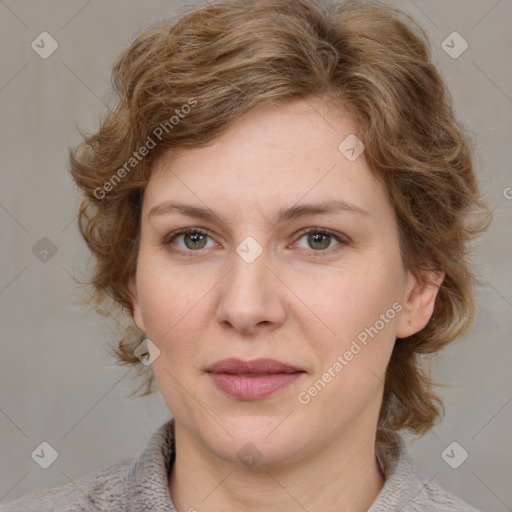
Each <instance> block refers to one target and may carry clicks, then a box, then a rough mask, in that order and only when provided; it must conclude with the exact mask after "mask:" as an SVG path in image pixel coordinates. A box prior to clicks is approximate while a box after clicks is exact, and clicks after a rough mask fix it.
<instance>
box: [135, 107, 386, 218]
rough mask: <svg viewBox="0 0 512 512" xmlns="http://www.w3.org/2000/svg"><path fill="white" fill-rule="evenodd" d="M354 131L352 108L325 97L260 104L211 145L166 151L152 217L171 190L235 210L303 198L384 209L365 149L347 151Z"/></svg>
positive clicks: (155, 181) (152, 186)
mask: <svg viewBox="0 0 512 512" xmlns="http://www.w3.org/2000/svg"><path fill="white" fill-rule="evenodd" d="M354 132H355V126H354V123H353V121H352V119H351V118H350V116H349V115H348V114H346V113H344V112H343V111H341V109H337V110H336V111H333V110H332V108H330V106H329V105H327V104H326V103H324V102H322V101H320V100H307V101H305V100H297V101H293V102H288V103H286V104H280V105H265V106H262V107H258V108H257V109H254V110H253V111H251V112H250V113H249V114H247V115H246V116H245V117H243V118H242V119H240V120H238V121H237V122H236V123H234V124H233V125H232V126H231V127H230V129H229V130H228V131H227V132H226V133H224V134H223V135H222V136H221V137H219V138H218V139H216V140H215V141H214V142H213V143H212V144H210V145H209V146H205V147H198V148H173V149H171V150H168V151H167V152H164V153H163V154H162V155H160V157H159V158H158V159H157V160H156V161H155V163H154V166H153V171H152V175H151V178H150V182H149V184H148V187H147V189H146V193H145V196H146V197H145V201H144V202H145V203H146V204H145V205H144V208H145V210H146V215H147V211H148V208H150V207H154V205H155V204H156V203H158V202H161V201H164V200H168V199H170V198H171V197H170V196H172V198H173V199H176V198H180V199H181V200H183V199H185V198H187V199H188V200H189V201H191V202H193V203H194V204H195V205H197V206H205V205H207V206H208V207H210V208H212V209H222V208H223V207H225V208H231V209H232V210H233V209H235V210H236V211H240V209H241V208H243V209H244V210H247V209H258V208H260V209H261V208H263V207H265V208H271V207H272V206H275V207H276V208H275V209H276V211H277V210H278V209H280V208H281V207H282V206H283V205H293V204H296V203H298V202H300V201H304V202H307V203H311V202H317V201H326V200H333V199H344V200H346V201H350V202H352V203H357V205H358V206H360V207H361V208H362V209H365V210H370V211H371V210H374V209H375V208H377V209H378V207H379V205H380V203H382V202H383V201H384V202H385V201H386V198H385V197H384V196H385V192H384V190H383V188H382V186H381V184H380V183H379V182H378V181H377V180H376V178H375V177H374V176H373V174H372V173H371V171H370V169H369V168H368V166H367V164H366V161H365V159H364V152H363V153H362V154H361V156H360V157H359V158H357V159H355V160H353V161H351V160H349V159H348V158H347V156H346V153H344V152H343V151H341V150H340V144H342V143H343V141H345V140H347V138H348V137H352V138H353V137H354V136H355V134H354ZM349 140H351V139H350V138H349ZM201 203H202V204H201ZM214 206H215V208H213V207H214ZM272 209H274V208H272Z"/></svg>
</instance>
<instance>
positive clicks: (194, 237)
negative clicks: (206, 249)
mask: <svg viewBox="0 0 512 512" xmlns="http://www.w3.org/2000/svg"><path fill="white" fill-rule="evenodd" d="M205 238H206V237H205V236H204V235H202V234H201V233H194V234H190V233H189V234H188V235H187V236H186V237H185V244H186V245H187V247H188V248H189V249H197V248H198V247H199V248H202V247H203V246H204V243H203V245H198V242H199V244H200V243H201V242H204V240H203V239H205ZM187 240H191V241H192V244H189V243H187ZM190 245H192V247H190Z"/></svg>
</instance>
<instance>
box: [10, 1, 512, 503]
mask: <svg viewBox="0 0 512 512" xmlns="http://www.w3.org/2000/svg"><path fill="white" fill-rule="evenodd" d="M390 3H392V4H393V5H396V6H398V7H402V8H403V9H404V10H406V11H407V12H409V13H411V14H412V15H413V16H414V17H415V18H416V19H417V20H418V21H419V22H420V23H421V24H422V25H423V26H424V27H425V28H426V29H427V31H428V33H429V34H430V37H431V39H432V41H433V44H434V45H435V48H434V55H435V59H436V62H437V64H438V66H439V68H440V69H441V72H442V73H443V75H444V77H445V78H446V80H447V82H448V85H449V88H450V90H451V92H452V95H453V99H454V104H455V107H456V110H457V113H458V115H459V117H460V118H461V119H462V120H463V122H464V124H465V125H466V127H467V128H468V129H469V130H470V132H471V134H472V135H473V137H474V140H475V142H476V143H477V146H478V148H477V156H476V165H477V172H478V176H479V180H480V183H481V185H482V189H483V192H484V197H485V199H486V200H487V202H488V203H489V205H490V206H491V209H492V210H494V224H493V226H492V228H491V229H490V231H489V232H488V233H487V234H486V235H485V236H484V237H483V238H481V239H480V240H479V241H478V242H477V243H476V244H475V245H474V247H473V254H474V260H475V262H476V264H477V268H478V272H479V273H480V274H481V276H482V277H483V278H484V279H485V280H486V282H487V283H488V284H487V285H486V286H485V287H481V288H479V290H478V312H477V318H476V322H475V325H474V327H473V329H472V331H471V333H470V334H469V335H468V336H467V337H466V338H465V339H464V340H463V341H462V342H460V343H458V344H456V345H455V346H453V347H451V348H449V349H448V350H446V351H444V352H443V353H441V355H440V357H439V362H438V363H437V365H436V366H435V368H434V375H435V377H436V378H437V380H438V381H440V382H443V383H446V384H448V386H447V387H445V388H442V389H441V390H440V392H441V396H442V397H443V398H444V400H445V404H446V407H447V416H446V418H445V420H444V422H443V423H442V425H440V426H438V427H436V428H435V429H434V430H433V431H431V432H430V433H428V434H426V435H425V436H424V437H423V438H421V439H419V440H417V441H413V439H412V438H410V437H407V443H408V445H409V448H410V452H411V455H412V456H413V458H414V461H415V463H416V467H417V469H418V471H420V472H421V473H423V474H425V475H426V476H427V477H428V478H432V479H433V480H435V481H436V482H438V483H439V484H440V485H442V486H443V487H445V488H446V489H447V490H449V491H450V492H453V493H455V494H457V495H458V496H460V497H461V498H463V499H465V500H466V501H468V502H470V503H471V504H473V505H474V506H476V507H477V508H480V509H481V510H494V511H497V512H500V511H506V510H509V511H510V510H512V487H511V485H510V483H511V482H512V443H511V442H510V434H509V432H510V427H511V426H512V403H511V402H512V379H511V378H510V369H509V367H510V361H511V354H512V344H511V343H510V338H509V332H510V329H511V326H512V321H511V318H512V283H511V274H512V273H511V272H510V263H509V254H510V251H511V249H512V241H511V237H510V219H511V213H512V200H511V199H507V197H506V196H507V195H508V197H512V189H507V187H512V172H511V169H510V146H511V143H510V141H511V136H512V133H511V132H512V126H511V120H512V72H511V69H512V67H511V65H510V64H511V62H510V51H511V49H512V32H511V29H510V19H512V1H511V0H500V1H497V0H478V1H477V0H450V1H446V0H445V1H441V0H438V1H434V0H426V1H420V0H416V1H415V2H413V1H411V0H403V1H392V2H390ZM184 5H185V4H184V2H179V1H163V0H151V1H144V2H142V1H134V0H130V1H123V2H121V1H109V2H100V1H98V0H92V1H86V0H81V1H75V0H73V1H35V0H34V1H27V0H20V1H13V0H11V1H7V0H5V1H0V60H1V66H0V141H1V146H0V162H1V164H0V165H1V169H2V181H1V183H2V185H1V189H0V230H1V236H2V239H1V240H2V245H1V248H2V250H1V256H0V258H1V260H0V261H1V266H0V313H1V317H2V334H1V344H2V345H1V346H2V353H1V354H2V356H1V358H0V433H1V435H0V502H6V501H10V500H13V499H15V498H17V497H19V496H21V495H23V494H26V493H27V492H29V491H32V490H35V489H39V488H46V487H49V486H55V485H61V484H66V483H69V482H70V481H74V480H76V479H77V478H78V477H80V476H82V475H84V474H86V473H88V472H90V471H93V470H95V469H98V468H100V467H102V466H106V465H110V464H113V463H116V462H119V461H121V460H124V459H127V458H131V457H134V456H136V455H137V454H138V453H139V452H140V450H142V449H143V447H144V445H145V443H146V442H147V440H148V438H149V436H150V435H151V434H152V433H153V431H154V430H156V428H158V427H159V426H160V425H161V424H162V423H163V422H164V421H166V420H167V419H168V418H169V417H170V413H169V411H168V409H167V407H166V405H165V403H164V402H163V400H162V399H161V397H160V395H159V394H155V395H154V396H151V397H146V398H138V399H130V398H127V394H128V392H129V391H130V390H131V389H132V385H133V381H132V380H131V376H132V371H131V370H128V369H127V368H125V367H117V366H115V365H114V364H113V362H112V360H111V359H109V358H108V357H107V356H106V353H105V350H104V346H105V344H106V342H107V341H108V340H110V339H112V337H113V336H115V332H116V325H115V324H114V325H112V324H110V323H107V321H106V320H104V319H101V318H99V317H97V316H96V315H95V314H94V313H87V312H86V310H85V309H83V308H81V307H79V306H78V305H76V304H75V303H74V301H75V300H76V299H78V298H79V297H80V296H81V295H82V294H83V293H84V291H83V290H82V289H80V287H79V286H77V285H76V283H75V282H74V281H73V280H72V278H71V277H70V275H71V274H75V275H76V274H80V272H83V270H84V268H85V267H86V265H87V264H88V261H89V260H88V254H87V251H86V248H85V245H84V244H83V242H82V241H81V240H80V238H79V235H78V231H77V227H76V209H77V197H78V195H77V191H76V189H75V187H74V185H73V184H72V182H71V179H70V177H69V176H68V174H67V171H66V161H67V148H68V146H70V145H74V144H76V143H78V142H79V141H80V137H79V135H78V132H77V130H76V124H78V126H80V127H81V128H83V129H86V130H88V129H89V130H92V129H95V128H96V127H97V126H98V123H99V122H100V120H101V118H102V116H103V114H104V112H105V110H106V108H105V105H104V104H108V102H109V101H111V99H112V98H111V94H110V89H109V87H110V70H111V66H112V64H113V62H114V59H115V58H116V56H117V55H118V54H119V52H120V51H121V50H122V49H123V48H125V47H126V46H127V45H128V44H129V42H130V41H131V40H132V38H133V35H134V33H135V32H136V31H137V30H138V29H139V28H141V27H142V26H144V25H146V24H148V23H150V22H151V21H155V20H157V19H160V18H162V17H165V16H172V15H175V14H177V13H178V12H180V10H181V9H182V8H183V6H184ZM43 31H47V32H49V33H50V34H51V35H52V36H53V37H54V38H55V39H56V40H57V41H58V44H59V47H58V49H57V50H56V51H55V53H53V54H52V55H51V56H50V57H49V58H47V59H42V58H41V57H39V55H38V54H36V53H35V51H34V50H32V48H31V46H30V45H31V42H32V41H33V40H34V39H35V38H36V37H37V36H38V35H39V34H40V33H41V32H43ZM453 31H457V32H459V33H460V34H461V35H462V36H463V37H464V39H466V40H467V42H468V43H469V48H468V50H467V51H466V52H465V53H463V54H462V55H461V56H460V57H459V58H457V59H453V58H451V57H450V56H449V55H448V54H447V53H446V52H445V51H444V50H443V48H442V47H441V44H442V42H443V41H444V40H445V39H446V37H447V36H448V35H449V34H451V33H452V32H453ZM507 190H508V191H509V192H510V193H509V194H508V193H507ZM42 237H47V238H48V239H50V240H51V242H52V243H53V244H54V245H55V247H56V249H57V252H56V254H55V255H53V256H52V257H51V258H50V259H49V260H48V261H47V262H46V263H44V262H42V261H40V259H39V258H38V257H36V255H34V253H33V250H32V249H33V247H34V246H35V245H36V244H37V243H38V242H39V241H40V239H41V238H42ZM50 254H51V253H50ZM42 441H47V442H49V443H50V444H51V445H52V446H53V447H54V448H55V449H56V450H57V451H58V454H59V457H58V459H57V460H56V461H55V463H54V464H53V465H52V466H50V467H49V468H48V469H46V470H44V469H41V468H40V467H39V466H38V465H36V463H35V462H34V461H33V460H32V458H31V456H30V455H31V453H32V451H33V450H34V449H35V448H36V447H37V446H38V445H39V444H40V443H41V442H42ZM452 441H457V442H458V443H459V444H460V445H461V446H463V447H464V449H465V450H466V451H467V452H468V453H469V457H468V459H467V460H466V461H465V462H464V463H463V464H462V465H461V466H460V467H459V468H458V469H452V468H450V467H449V466H448V465H447V464H446V463H445V462H444V461H443V459H442V458H441V452H442V451H443V450H444V449H445V448H446V447H447V446H448V445H449V444H450V443H451V442H452Z"/></svg>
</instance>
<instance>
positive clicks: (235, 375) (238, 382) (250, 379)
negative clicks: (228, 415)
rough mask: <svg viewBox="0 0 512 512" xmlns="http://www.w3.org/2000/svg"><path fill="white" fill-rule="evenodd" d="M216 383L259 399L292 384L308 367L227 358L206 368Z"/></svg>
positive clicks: (245, 397)
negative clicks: (302, 368)
mask: <svg viewBox="0 0 512 512" xmlns="http://www.w3.org/2000/svg"><path fill="white" fill-rule="evenodd" d="M206 372H207V374H208V375H209V377H210V378H211V379H212V381H213V383H214V384H215V386H216V387H217V388H218V389H220V390H221V391H223V392H224V393H226V394H227V395H230V396H232V397H235V398H239V399H242V400H258V399H261V398H265V397H267V396H269V395H272V394H273V393H276V392H277V391H279V390H281V389H283V388H285V387H287V386H289V385H291V384H292V383H293V382H295V381H296V380H297V379H299V378H300V377H301V376H302V375H304V374H305V371H304V370H301V369H300V368H296V367H295V366H291V365H289V364H286V363H282V362H280V361H277V360H275V359H254V360H252V361H242V360H240V359H234V358H231V359H223V360H222V361H218V362H216V363H215V364H213V365H212V366H210V367H209V368H208V369H207V370H206Z"/></svg>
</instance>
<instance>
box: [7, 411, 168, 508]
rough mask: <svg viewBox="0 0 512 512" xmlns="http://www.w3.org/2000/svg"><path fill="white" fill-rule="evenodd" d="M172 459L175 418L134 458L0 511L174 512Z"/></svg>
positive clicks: (41, 491) (12, 502) (26, 497)
mask: <svg viewBox="0 0 512 512" xmlns="http://www.w3.org/2000/svg"><path fill="white" fill-rule="evenodd" d="M173 460H174V420H172V419H171V420H170V421H168V422H166V423H165V424H164V425H162V426H161V427H160V428H159V429H158V430H157V431H156V432H155V433H154V434H153V436H152V437H151V439H150V440H149V442H148V443H147V445H146V448H145V449H144V451H143V452H142V453H141V454H140V456H138V457H135V458H134V459H128V460H124V461H123V462H119V463H117V464H114V465H112V466H107V467H104V468H102V469H98V470H96V471H94V472H92V473H89V474H88V475H85V476H83V477H81V478H78V479H76V480H74V481H72V482H70V483H69V484H66V485H62V486H60V487H53V488H51V489H44V490H40V491H34V492H31V493H30V494H27V495H26V496H23V497H21V498H18V499H17V500H15V501H11V502H9V503H6V504H5V505H0V512H89V511H90V512H112V511H115V512H123V511H126V512H128V511H130V512H131V511H133V512H139V510H147V506H148V504H151V507H152V508H151V510H159V511H165V512H171V511H172V512H175V510H176V509H175V508H174V505H173V503H172V500H171V498H170V494H169V486H168V475H169V468H170V465H171V464H172V462H173Z"/></svg>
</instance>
